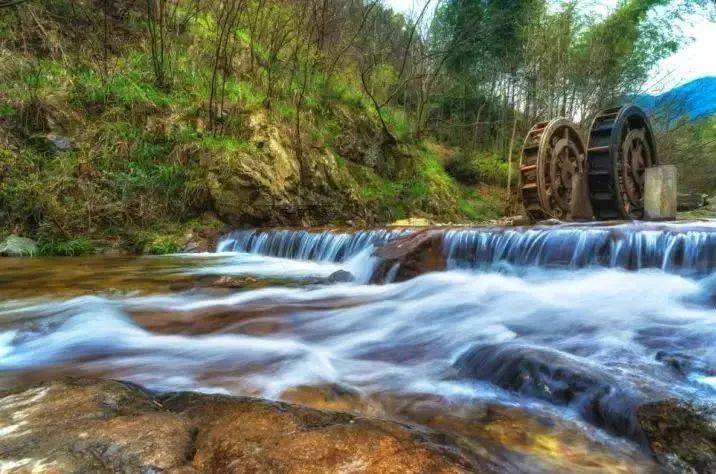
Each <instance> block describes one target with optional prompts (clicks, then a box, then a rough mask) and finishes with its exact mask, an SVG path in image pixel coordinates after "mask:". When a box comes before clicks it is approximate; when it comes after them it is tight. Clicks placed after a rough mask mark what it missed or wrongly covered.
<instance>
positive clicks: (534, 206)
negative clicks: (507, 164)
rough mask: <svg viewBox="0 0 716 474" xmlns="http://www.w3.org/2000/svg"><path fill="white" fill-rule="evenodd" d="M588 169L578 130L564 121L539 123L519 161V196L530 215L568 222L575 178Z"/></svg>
mask: <svg viewBox="0 0 716 474" xmlns="http://www.w3.org/2000/svg"><path fill="white" fill-rule="evenodd" d="M584 169H585V147H584V141H583V140H582V137H581V135H580V134H579V131H578V130H577V128H576V127H575V126H574V124H573V123H572V122H570V121H569V120H567V119H565V118H558V119H554V120H552V121H550V122H540V123H538V124H537V125H535V126H534V127H532V130H530V132H529V133H528V134H527V137H526V138H525V142H524V145H523V146H522V158H521V160H520V194H521V198H522V204H523V205H524V208H525V211H526V212H527V215H528V216H529V217H530V218H531V219H533V220H535V221H540V220H544V219H549V218H555V219H569V218H570V207H571V201H572V182H573V181H572V177H573V176H575V175H581V174H582V173H583V172H584Z"/></svg>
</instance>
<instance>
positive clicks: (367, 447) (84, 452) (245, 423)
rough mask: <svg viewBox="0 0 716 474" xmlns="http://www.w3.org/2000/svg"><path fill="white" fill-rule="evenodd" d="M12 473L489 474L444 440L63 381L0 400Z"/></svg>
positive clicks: (4, 453) (296, 411)
mask: <svg viewBox="0 0 716 474" xmlns="http://www.w3.org/2000/svg"><path fill="white" fill-rule="evenodd" d="M0 469H1V470H3V472H5V471H10V472H12V471H15V472H57V473H59V472H129V473H133V472H137V473H140V472H141V473H149V472H165V471H170V472H186V473H188V472H221V473H230V472H237V473H244V472H286V473H290V472H375V473H378V472H380V473H383V472H394V473H404V472H415V473H417V472H421V473H422V472H441V473H458V472H475V471H478V470H479V471H481V472H489V471H494V470H495V468H494V466H493V465H492V464H490V463H488V462H486V461H483V460H482V459H481V458H480V457H478V456H477V455H474V454H472V453H468V452H465V451H463V450H461V449H460V448H458V447H457V446H456V445H454V444H452V443H451V442H450V439H449V438H448V437H447V436H444V435H440V436H438V435H436V434H432V433H430V432H426V431H420V430H417V429H415V428H411V427H408V426H405V425H402V424H398V423H394V422H389V421H383V420H374V419H367V418H361V417H358V416H354V415H349V414H345V413H338V412H323V411H318V410H314V409H309V408H304V407H299V406H296V405H290V404H286V403H279V402H270V401H265V400H259V399H254V398H239V397H229V396H217V395H204V394H195V393H176V394H166V395H157V394H154V393H150V392H148V391H145V390H143V389H142V388H141V387H138V386H136V385H132V384H126V383H121V382H116V381H103V380H96V379H65V380H61V381H55V382H50V383H43V384H40V385H36V386H32V387H23V388H19V389H16V390H12V391H8V392H4V393H0Z"/></svg>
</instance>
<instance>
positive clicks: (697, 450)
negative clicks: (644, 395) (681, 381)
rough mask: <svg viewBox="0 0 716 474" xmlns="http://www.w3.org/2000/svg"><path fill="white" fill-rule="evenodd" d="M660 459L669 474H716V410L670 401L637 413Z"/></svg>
mask: <svg viewBox="0 0 716 474" xmlns="http://www.w3.org/2000/svg"><path fill="white" fill-rule="evenodd" d="M637 414H638V418H639V423H640V425H641V428H642V429H643V430H644V434H645V435H646V437H647V439H648V443H649V447H650V448H651V450H652V452H653V453H654V455H655V456H656V458H657V460H658V461H659V462H660V463H661V464H662V465H663V466H664V467H666V468H667V469H668V470H669V471H670V472H697V473H713V472H716V407H714V406H711V407H699V406H696V405H693V404H691V403H686V402H683V401H680V400H675V399H669V400H662V401H659V402H653V403H647V404H644V405H642V406H640V407H639V408H638V410H637Z"/></svg>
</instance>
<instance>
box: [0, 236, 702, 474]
mask: <svg viewBox="0 0 716 474" xmlns="http://www.w3.org/2000/svg"><path fill="white" fill-rule="evenodd" d="M409 232H411V231H408V230H400V231H387V230H374V231H363V232H356V233H341V232H329V231H326V232H306V231H289V230H283V231H238V232H234V233H232V234H229V235H227V236H225V237H224V238H223V239H222V240H221V241H220V242H219V244H218V248H217V252H216V253H212V254H201V255H175V256H167V257H142V258H114V259H111V258H74V259H31V260H12V259H6V260H2V261H1V262H2V264H3V266H2V268H0V385H1V386H2V388H6V387H9V386H12V385H15V384H17V383H19V382H25V381H34V380H39V379H44V378H48V377H51V376H56V375H99V376H105V377H112V378H118V379H125V380H131V381H134V382H137V383H140V384H142V385H145V386H147V387H148V388H151V389H156V390H199V391H206V392H219V393H230V394H248V395H255V396H261V397H268V398H275V399H284V400H289V401H296V402H299V403H307V404H310V405H314V406H319V407H323V408H329V409H341V410H354V411H358V412H361V413H364V414H366V415H371V416H383V417H388V418H395V419H399V420H401V421H407V422H411V423H416V424H424V425H428V426H431V427H436V428H439V429H444V430H453V431H455V432H458V433H463V434H464V433H467V432H468V431H469V430H470V429H473V428H471V425H470V421H471V420H473V419H475V417H476V415H475V412H474V410H476V409H477V407H483V408H484V407H486V406H494V407H503V409H504V410H512V411H511V412H510V413H519V415H514V416H517V418H518V419H519V420H522V421H521V424H518V426H521V427H522V428H520V429H525V428H524V427H527V428H526V429H527V431H529V430H530V429H531V430H535V431H538V430H546V431H547V432H550V430H551V432H552V433H557V434H556V435H555V436H557V438H558V439H559V441H560V443H562V445H564V446H567V447H566V448H564V450H570V449H571V451H570V452H571V453H572V456H571V457H570V458H569V459H567V460H565V459H562V458H560V455H559V454H555V453H554V452H552V453H551V454H549V455H546V454H545V455H543V453H542V451H540V450H539V449H536V448H534V447H531V448H524V449H523V452H527V453H528V454H530V455H534V456H537V458H539V459H541V461H540V462H544V463H546V464H544V469H545V470H550V466H555V465H556V466H558V467H560V468H561V469H567V470H570V469H571V468H574V467H575V465H581V466H584V465H587V464H589V463H591V464H589V465H592V466H594V465H596V466H597V467H598V468H600V469H607V468H609V469H611V470H615V471H619V470H626V471H629V470H635V469H636V470H638V468H639V466H644V468H645V470H648V468H647V467H648V465H649V464H648V463H649V461H648V459H647V458H646V457H645V456H643V452H644V451H643V447H642V440H641V439H640V434H639V430H638V427H637V422H636V420H635V408H636V407H637V406H638V405H639V404H641V403H645V402H647V401H650V400H656V399H662V398H665V397H679V398H682V399H686V400H697V401H716V308H715V305H716V277H714V276H712V273H713V270H714V266H716V225H714V224H711V223H708V222H706V223H703V222H702V223H692V224H640V223H635V224H619V225H588V226H577V225H569V226H567V225H565V226H555V227H541V228H529V229H524V228H470V229H452V230H446V231H445V233H444V236H443V238H442V251H443V253H444V255H445V257H446V262H447V268H446V270H445V271H441V272H434V273H428V274H424V275H421V276H418V277H416V278H413V279H411V280H408V281H405V282H400V283H393V282H390V281H388V282H387V283H384V284H369V283H368V282H369V281H371V276H372V275H373V272H374V270H375V268H376V266H377V265H378V263H379V259H378V258H377V257H375V256H373V251H374V247H375V246H376V245H381V244H383V243H385V242H386V241H389V240H390V239H394V238H399V237H401V236H404V235H406V234H407V233H409ZM339 270H344V271H347V272H350V273H351V274H352V275H353V276H354V278H355V279H354V280H353V281H350V282H346V281H334V280H331V278H330V277H331V275H335V273H336V272H337V271H339ZM227 276H228V277H230V279H229V280H228V283H227V280H226V277H227ZM220 277H223V279H220ZM388 280H390V278H389V279H388ZM217 281H218V283H217ZM436 414H439V415H440V417H438V416H437V415H436ZM449 417H453V418H454V419H455V420H457V421H454V422H450V423H448V422H446V421H445V420H446V419H448V418H449ZM545 418H547V419H549V420H551V421H550V422H549V423H547V424H544V423H541V422H539V421H535V420H544V419H545ZM450 419H452V418H450ZM545 426H547V427H550V428H549V429H547V428H545ZM530 427H532V428H530ZM540 427H541V428H540ZM505 429H506V428H505ZM514 430H515V429H513V431H514ZM570 433H571V434H570ZM575 433H576V434H575ZM505 436H506V435H505ZM501 439H502V438H501ZM506 439H507V441H505V439H502V441H501V442H502V443H503V444H506V445H508V447H510V448H511V449H517V448H515V446H516V445H519V444H520V441H519V440H518V438H515V439H514V440H512V441H510V440H511V439H512V438H509V437H507V438H506ZM520 439H521V438H520ZM583 439H584V440H587V441H584V440H583ZM580 440H582V441H580ZM595 445H599V446H604V448H603V451H604V452H607V453H609V456H611V457H610V458H609V459H616V461H603V462H602V464H599V462H597V461H595V459H594V456H595V454H594V453H596V452H597V451H598V450H597V449H596V448H595V447H594V446H595ZM560 446H561V445H560ZM579 446H583V449H582V451H579V449H578V447H579ZM554 450H557V451H559V448H555V449H554ZM554 450H553V451H554ZM518 451H519V449H518ZM575 452H577V453H578V454H577V455H576V456H574V453H575ZM540 453H542V454H540ZM579 453H581V458H580V454H579ZM615 453H616V454H615ZM540 456H541V457H540ZM556 458H558V459H557V460H556V461H555V459H556ZM581 462H584V463H586V464H580V463H581ZM549 463H557V464H549ZM594 463H597V464H594ZM620 463H621V464H620ZM622 468H624V469H622Z"/></svg>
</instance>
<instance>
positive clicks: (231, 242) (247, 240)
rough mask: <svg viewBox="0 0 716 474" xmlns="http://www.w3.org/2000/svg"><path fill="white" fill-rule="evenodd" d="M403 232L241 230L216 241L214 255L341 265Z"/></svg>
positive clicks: (403, 233)
mask: <svg viewBox="0 0 716 474" xmlns="http://www.w3.org/2000/svg"><path fill="white" fill-rule="evenodd" d="M407 232H409V231H406V230H387V229H376V230H366V231H358V232H355V233H343V232H331V231H326V232H308V231H305V230H269V231H262V230H240V231H235V232H231V233H230V234H228V235H227V236H225V237H224V238H222V239H221V240H220V241H219V244H218V246H217V252H246V253H253V254H259V255H266V256H270V257H281V258H290V259H295V260H313V261H319V262H344V261H346V260H348V259H349V258H351V257H355V256H356V255H358V254H359V253H361V252H362V251H364V250H366V249H367V248H369V247H371V246H373V245H376V244H379V243H382V242H386V241H388V240H390V239H393V238H396V237H400V236H403V235H406V233H407Z"/></svg>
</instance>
